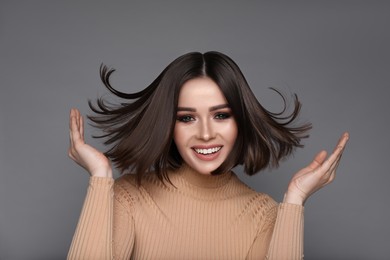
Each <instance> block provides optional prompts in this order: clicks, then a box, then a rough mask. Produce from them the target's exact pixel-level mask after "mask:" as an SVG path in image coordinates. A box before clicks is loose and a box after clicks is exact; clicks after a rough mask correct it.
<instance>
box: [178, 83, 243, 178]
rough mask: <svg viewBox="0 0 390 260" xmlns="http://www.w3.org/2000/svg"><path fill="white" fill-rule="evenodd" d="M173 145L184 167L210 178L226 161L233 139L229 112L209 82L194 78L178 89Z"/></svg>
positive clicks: (214, 85)
mask: <svg viewBox="0 0 390 260" xmlns="http://www.w3.org/2000/svg"><path fill="white" fill-rule="evenodd" d="M177 110H178V112H177V119H176V124H175V130H174V141H175V143H176V146H177V149H178V150H179V153H180V155H181V157H182V158H183V160H184V161H185V163H186V164H187V165H188V166H190V167H191V168H193V169H194V170H196V171H197V172H199V173H201V174H210V173H211V172H212V171H214V170H215V169H217V168H218V167H219V166H220V165H221V164H222V163H223V162H224V161H225V159H226V158H227V156H228V155H229V153H230V152H231V150H232V149H233V146H234V143H235V141H236V138H237V124H236V120H235V119H234V117H233V114H232V111H231V109H230V107H229V105H228V103H227V101H226V99H225V97H224V95H223V94H222V92H221V90H220V89H219V87H218V85H217V84H216V83H215V82H214V81H212V80H211V79H210V78H195V79H192V80H189V81H187V82H186V83H185V84H184V85H183V86H182V88H181V90H180V93H179V101H178V109H177Z"/></svg>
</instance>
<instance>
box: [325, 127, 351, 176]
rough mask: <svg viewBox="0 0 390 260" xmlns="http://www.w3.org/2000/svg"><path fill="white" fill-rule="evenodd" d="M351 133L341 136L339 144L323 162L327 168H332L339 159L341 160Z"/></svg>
mask: <svg viewBox="0 0 390 260" xmlns="http://www.w3.org/2000/svg"><path fill="white" fill-rule="evenodd" d="M348 139H349V134H348V133H344V134H343V135H342V137H341V138H340V140H339V142H338V143H337V146H336V147H335V149H334V151H333V153H332V154H331V155H330V156H329V157H328V159H327V160H326V161H325V162H324V163H323V166H324V168H326V169H327V170H328V169H330V168H331V167H332V166H333V165H334V164H335V163H337V161H339V160H340V158H341V155H342V153H343V151H344V148H345V146H346V144H347V142H348Z"/></svg>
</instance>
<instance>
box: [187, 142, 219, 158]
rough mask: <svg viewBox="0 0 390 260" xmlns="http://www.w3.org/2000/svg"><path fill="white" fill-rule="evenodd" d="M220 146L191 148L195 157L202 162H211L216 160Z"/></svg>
mask: <svg viewBox="0 0 390 260" xmlns="http://www.w3.org/2000/svg"><path fill="white" fill-rule="evenodd" d="M221 149H222V145H213V146H195V147H192V150H193V151H194V154H195V155H196V157H197V158H198V159H200V160H202V161H213V160H215V159H217V158H218V156H219V154H220V153H219V152H220V151H221Z"/></svg>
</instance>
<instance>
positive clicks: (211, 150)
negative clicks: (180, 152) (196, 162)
mask: <svg viewBox="0 0 390 260" xmlns="http://www.w3.org/2000/svg"><path fill="white" fill-rule="evenodd" d="M221 148H222V146H216V147H212V148H193V149H194V151H195V152H196V153H198V154H203V155H208V154H213V153H216V152H218V151H219V150H221Z"/></svg>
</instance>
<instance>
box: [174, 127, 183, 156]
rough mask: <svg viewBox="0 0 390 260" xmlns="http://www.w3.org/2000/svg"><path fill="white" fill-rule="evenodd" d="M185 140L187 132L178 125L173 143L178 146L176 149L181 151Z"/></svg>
mask: <svg viewBox="0 0 390 260" xmlns="http://www.w3.org/2000/svg"><path fill="white" fill-rule="evenodd" d="M184 140H185V131H184V129H182V128H181V127H180V126H178V125H177V124H176V125H175V129H174V131H173V141H174V142H175V144H176V147H177V148H178V149H179V150H180V148H181V147H182V146H183V144H184Z"/></svg>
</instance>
